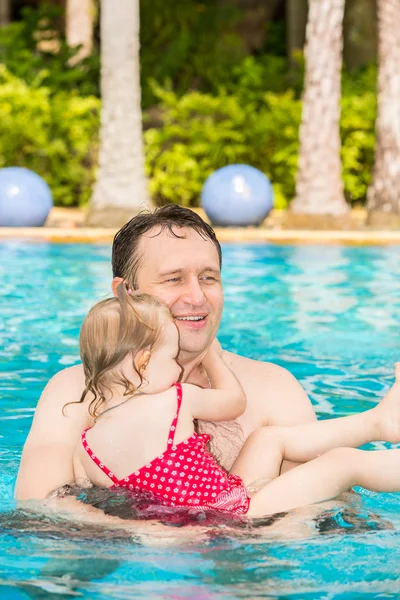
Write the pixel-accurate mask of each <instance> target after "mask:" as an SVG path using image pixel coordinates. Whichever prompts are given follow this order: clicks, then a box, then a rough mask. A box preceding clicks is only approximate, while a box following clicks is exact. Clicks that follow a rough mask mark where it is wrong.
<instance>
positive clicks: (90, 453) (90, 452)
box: [81, 427, 119, 485]
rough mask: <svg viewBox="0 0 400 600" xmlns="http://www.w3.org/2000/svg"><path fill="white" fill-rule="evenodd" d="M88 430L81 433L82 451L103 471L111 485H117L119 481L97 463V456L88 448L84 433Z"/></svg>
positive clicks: (101, 464) (108, 470)
mask: <svg viewBox="0 0 400 600" xmlns="http://www.w3.org/2000/svg"><path fill="white" fill-rule="evenodd" d="M89 429H91V427H88V428H87V429H85V431H84V432H83V433H82V437H81V439H82V445H83V447H84V449H85V450H86V452H87V453H88V455H89V456H90V458H91V459H92V460H93V462H94V463H96V465H97V466H98V467H99V469H101V470H102V471H103V473H105V474H106V475H107V477H109V478H110V479H111V481H112V482H113V483H115V484H116V485H119V479H118V478H117V477H116V476H115V475H114V473H112V472H111V471H110V469H108V468H107V467H106V466H105V465H103V463H102V462H100V461H99V459H98V458H97V456H96V455H95V454H94V452H92V450H91V449H90V446H89V444H88V443H87V440H86V432H87V431H89Z"/></svg>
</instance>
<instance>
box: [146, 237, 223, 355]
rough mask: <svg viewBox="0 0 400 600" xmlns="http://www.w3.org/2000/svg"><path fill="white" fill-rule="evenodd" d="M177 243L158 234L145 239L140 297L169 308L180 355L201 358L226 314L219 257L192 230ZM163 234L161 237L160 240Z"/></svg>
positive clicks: (174, 239)
mask: <svg viewBox="0 0 400 600" xmlns="http://www.w3.org/2000/svg"><path fill="white" fill-rule="evenodd" d="M176 233H177V234H178V235H180V236H183V235H184V236H185V237H184V238H176V237H174V236H173V235H172V234H171V233H170V232H169V231H168V230H163V231H161V233H160V230H159V229H158V228H156V229H154V230H152V231H150V232H148V233H147V234H145V235H143V236H142V238H141V240H140V243H139V247H138V254H139V256H140V262H139V269H138V272H137V279H136V280H137V288H138V289H137V291H139V292H144V293H148V294H152V295H153V296H156V297H157V298H159V300H161V301H162V302H164V304H166V305H167V306H168V307H169V309H170V310H171V313H172V315H173V317H174V320H175V323H176V325H177V327H178V330H179V337H180V350H181V353H184V354H189V355H190V354H192V353H193V354H200V353H201V352H203V351H204V350H205V349H206V348H207V347H208V346H209V344H210V343H211V341H212V340H213V339H214V337H215V336H216V334H217V330H218V327H219V323H220V320H221V315H222V308H223V301H224V297H223V292H222V285H221V272H220V268H219V259H218V252H217V249H216V247H215V245H214V244H213V243H212V241H211V240H208V239H204V238H203V237H201V235H199V234H198V233H196V231H194V230H193V229H191V228H190V227H185V228H177V229H176ZM157 234H158V235H157Z"/></svg>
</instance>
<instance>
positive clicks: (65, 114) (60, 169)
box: [0, 65, 100, 206]
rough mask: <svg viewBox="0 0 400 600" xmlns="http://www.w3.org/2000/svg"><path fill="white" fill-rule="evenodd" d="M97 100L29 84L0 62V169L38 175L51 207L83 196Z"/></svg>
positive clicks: (92, 160) (93, 148)
mask: <svg viewBox="0 0 400 600" xmlns="http://www.w3.org/2000/svg"><path fill="white" fill-rule="evenodd" d="M99 112H100V101H99V99H98V98H95V97H90V96H88V97H86V98H82V97H79V96H78V95H77V94H76V93H74V92H72V93H71V92H70V93H69V94H67V93H65V92H58V93H56V94H51V93H50V90H49V88H47V87H43V86H42V87H40V88H35V87H29V86H28V85H27V84H26V83H25V82H24V81H21V80H20V79H18V78H17V77H15V76H14V75H11V74H10V73H9V72H8V71H7V70H6V69H5V67H4V66H1V65H0V168H2V167H7V166H23V167H26V168H28V169H32V170H33V171H35V172H36V173H38V174H39V175H41V176H42V177H43V178H44V179H45V180H46V181H47V183H48V184H49V185H50V188H51V190H52V193H53V198H54V202H55V204H57V205H64V206H68V205H78V204H84V203H85V202H87V200H88V199H89V196H90V193H91V186H92V185H93V181H94V176H95V172H94V171H95V165H96V160H97V147H98V141H97V136H98V129H99Z"/></svg>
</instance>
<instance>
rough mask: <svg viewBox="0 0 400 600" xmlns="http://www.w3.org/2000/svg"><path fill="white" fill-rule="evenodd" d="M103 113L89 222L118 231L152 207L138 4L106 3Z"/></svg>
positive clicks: (107, 0) (102, 20)
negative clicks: (144, 131)
mask: <svg viewBox="0 0 400 600" xmlns="http://www.w3.org/2000/svg"><path fill="white" fill-rule="evenodd" d="M100 11H101V12H100V27H101V93H102V112H101V130H100V156H99V170H98V174H97V182H96V185H95V188H94V193H93V196H92V199H91V206H90V209H89V213H88V219H87V222H88V224H89V225H94V226H106V227H107V226H109V227H118V226H120V225H121V224H123V223H125V222H126V221H128V220H129V219H130V218H132V217H133V216H134V215H135V214H137V213H138V212H139V211H140V210H141V209H143V208H146V207H148V204H149V199H148V195H147V186H146V177H145V168H144V153H143V136H142V113H141V105H140V77H139V0H118V2H115V0H102V2H101V6H100Z"/></svg>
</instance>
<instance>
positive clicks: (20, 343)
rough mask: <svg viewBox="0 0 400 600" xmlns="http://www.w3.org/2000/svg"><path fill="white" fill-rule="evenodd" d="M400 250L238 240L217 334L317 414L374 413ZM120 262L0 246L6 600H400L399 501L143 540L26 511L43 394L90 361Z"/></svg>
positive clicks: (388, 355) (149, 528)
mask: <svg viewBox="0 0 400 600" xmlns="http://www.w3.org/2000/svg"><path fill="white" fill-rule="evenodd" d="M399 258H400V250H399V248H398V247H387V248H348V247H340V246H328V247H323V246H320V247H318V246H315V247H314V246H304V247H295V246H293V247H290V246H272V245H270V246H268V245H267V246H262V245H244V246H243V245H241V246H239V245H229V246H226V247H225V248H224V272H223V277H224V286H225V298H226V303H225V311H224V316H223V322H222V325H221V329H220V334H219V337H220V340H221V342H222V344H223V346H224V347H225V348H228V349H230V350H232V351H235V352H239V353H241V354H245V355H247V356H249V357H251V358H257V359H261V360H271V361H273V362H276V363H278V364H280V365H282V366H284V367H286V368H288V369H289V370H290V371H291V372H292V373H293V374H294V375H295V376H296V377H297V378H298V379H299V380H300V381H301V383H302V384H303V385H304V387H305V388H306V390H307V392H308V393H309V394H310V397H311V399H312V401H313V403H314V406H315V407H316V410H317V413H318V415H319V416H320V417H325V416H332V415H335V416H342V415H346V414H350V413H352V412H355V411H358V410H361V409H366V408H369V407H370V406H372V405H373V404H374V403H375V402H376V401H377V399H378V398H380V397H381V396H382V394H383V393H384V391H385V390H386V389H387V388H388V387H389V385H390V384H391V381H392V367H393V363H394V361H395V360H397V359H399V357H400V352H399V349H400V343H399V336H398V333H397V330H398V328H397V327H396V325H397V315H398V314H399V308H400V293H399V292H400V260H399ZM109 261H110V248H109V247H105V246H95V245H93V246H86V245H85V246H80V245H52V244H47V243H43V244H42V243H37V244H26V243H24V242H12V243H2V244H0V283H1V285H0V374H1V377H0V402H1V409H2V410H1V413H0V538H1V541H0V545H1V548H2V550H3V551H2V552H0V598H3V597H4V598H7V599H8V598H10V599H11V600H13V599H14V598H15V599H18V600H19V599H22V598H25V599H26V598H27V597H28V598H29V597H31V598H50V597H51V598H57V597H60V598H61V597H69V596H70V597H76V596H78V597H85V598H93V599H95V600H97V599H102V598H124V600H125V599H126V598H130V597H135V598H142V597H143V598H149V597H151V598H188V597H191V596H193V598H199V599H200V598H201V599H203V598H204V599H205V598H207V599H208V598H217V597H218V598H220V597H226V598H250V597H253V598H261V597H274V598H275V597H279V598H282V597H288V598H289V597H290V598H292V599H294V598H299V599H301V600H303V599H304V598H321V597H327V598H328V597H329V598H344V597H349V598H350V594H353V596H351V597H364V596H365V597H368V594H370V593H371V590H372V588H373V590H374V593H376V594H379V593H380V594H382V597H385V598H392V597H393V598H397V597H398V590H397V591H396V587H395V585H396V584H395V582H396V580H398V579H399V576H400V573H399V564H400V561H399V559H400V550H399V544H398V541H397V538H398V535H399V531H400V518H399V516H398V515H399V512H398V495H396V494H373V493H371V492H364V491H362V492H361V495H360V496H358V495H353V496H352V497H351V498H350V499H347V500H346V502H345V503H344V505H343V506H342V507H341V508H340V509H338V508H337V506H336V505H335V506H332V507H329V506H324V507H317V510H316V511H314V508H315V507H313V509H312V510H311V511H309V512H307V513H305V512H301V511H296V512H295V513H293V514H291V515H288V516H286V517H284V518H282V519H278V520H277V521H276V522H274V523H272V524H271V523H269V524H267V523H258V524H257V525H258V526H250V525H248V524H247V525H246V526H238V525H237V524H221V523H216V522H214V523H212V524H211V523H209V522H206V523H199V522H197V523H194V524H193V523H192V524H191V526H190V527H188V526H184V527H181V526H178V524H177V523H175V526H172V525H173V524H171V523H166V524H163V523H162V519H160V521H161V522H155V521H151V522H139V523H138V524H137V531H136V532H135V535H134V536H132V535H131V534H129V535H127V534H126V532H125V533H124V534H123V533H121V532H120V533H119V534H116V533H115V532H108V533H107V534H106V533H105V532H104V531H99V530H96V531H95V530H93V529H92V530H90V531H88V530H87V528H86V529H85V528H84V527H82V526H79V525H77V524H75V525H71V523H67V524H65V523H64V524H63V523H61V522H60V521H54V518H50V517H47V518H45V517H43V516H42V517H41V518H37V517H33V516H32V514H30V515H28V514H26V513H21V512H20V511H18V510H14V509H15V507H14V505H13V501H12V488H13V483H14V478H15V474H16V472H17V468H18V461H19V457H20V454H21V448H22V445H23V442H24V440H25V438H26V435H27V432H28V430H29V426H30V423H31V419H32V416H33V410H34V407H35V405H36V402H37V399H38V397H39V395H40V392H41V390H42V388H43V386H44V385H45V383H46V381H47V380H48V378H49V377H51V375H52V374H54V373H55V372H56V371H57V370H59V369H60V368H63V367H64V366H68V365H71V364H75V363H76V362H77V361H78V332H79V327H80V323H81V321H82V318H83V316H84V315H85V314H86V311H87V309H88V308H89V307H90V306H91V305H92V304H93V303H94V302H95V301H96V300H98V299H100V298H104V297H106V296H107V295H109V293H110V292H109V289H110V288H109V285H110V281H111V268H110V264H109ZM34 531H35V532H36V535H34V534H33V533H32V532H34ZM92 565H97V566H96V567H95V568H92ZM354 594H356V595H354ZM371 597H372V596H371ZM374 597H376V596H374Z"/></svg>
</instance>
